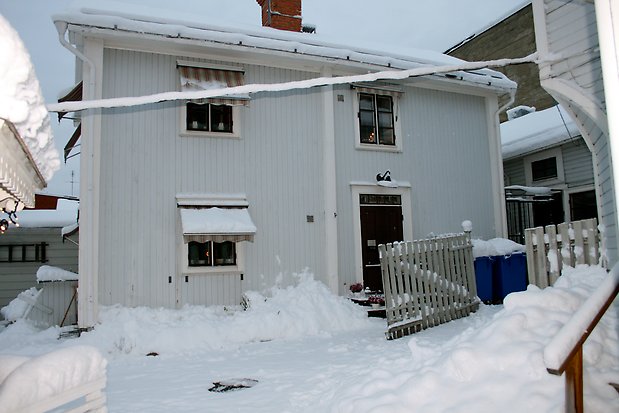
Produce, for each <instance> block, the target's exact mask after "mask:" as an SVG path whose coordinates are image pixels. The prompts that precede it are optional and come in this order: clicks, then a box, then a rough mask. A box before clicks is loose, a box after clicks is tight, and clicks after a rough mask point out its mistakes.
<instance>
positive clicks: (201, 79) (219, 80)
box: [178, 65, 249, 106]
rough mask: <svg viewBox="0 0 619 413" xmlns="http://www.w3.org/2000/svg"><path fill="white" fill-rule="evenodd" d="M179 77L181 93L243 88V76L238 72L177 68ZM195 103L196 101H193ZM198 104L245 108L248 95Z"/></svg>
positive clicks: (189, 67)
mask: <svg viewBox="0 0 619 413" xmlns="http://www.w3.org/2000/svg"><path fill="white" fill-rule="evenodd" d="M178 71H179V74H180V77H181V91H183V92H186V91H196V90H211V89H221V88H225V87H235V86H243V85H244V84H245V80H244V74H243V72H242V71H238V70H219V69H208V68H203V67H192V66H182V65H179V66H178ZM194 102H196V101H194ZM197 102H198V103H213V104H216V105H236V106H239V105H241V106H247V105H248V104H249V95H246V94H245V95H227V96H222V97H217V98H208V99H200V101H197Z"/></svg>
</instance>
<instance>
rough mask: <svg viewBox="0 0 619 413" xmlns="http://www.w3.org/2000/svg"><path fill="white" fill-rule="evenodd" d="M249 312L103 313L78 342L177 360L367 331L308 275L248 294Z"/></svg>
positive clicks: (351, 307)
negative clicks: (253, 345) (249, 345)
mask: <svg viewBox="0 0 619 413" xmlns="http://www.w3.org/2000/svg"><path fill="white" fill-rule="evenodd" d="M247 297H248V299H249V307H248V309H247V310H246V311H241V310H240V309H235V310H227V309H225V308H223V307H208V308H205V307H202V306H189V305H187V306H185V307H184V308H183V309H181V310H173V309H163V308H159V309H149V308H144V307H140V308H125V307H120V306H114V307H106V308H104V309H102V311H101V314H100V319H101V324H99V325H97V326H96V327H95V329H94V331H92V332H90V333H87V334H84V335H82V338H81V339H80V342H82V343H88V344H91V345H94V346H98V347H99V348H101V350H102V351H105V352H106V353H112V354H118V353H129V354H136V355H145V354H148V353H150V352H156V353H159V354H178V353H188V352H200V351H209V350H217V349H224V348H225V349H230V348H236V347H239V346H241V345H243V344H247V343H252V342H260V341H270V340H276V339H298V338H302V337H305V336H315V335H322V334H330V333H333V332H340V331H347V330H353V329H357V328H361V327H364V326H367V323H368V320H367V315H366V313H365V311H363V310H362V309H361V308H360V307H359V306H357V305H355V304H352V303H351V302H349V301H347V300H346V299H344V298H342V297H338V296H335V295H334V294H332V293H331V292H330V291H329V290H328V289H327V287H326V286H325V285H324V284H322V283H320V282H318V281H315V280H314V279H313V278H312V276H311V275H308V274H302V275H300V276H299V283H298V285H296V286H291V287H288V288H286V289H278V288H273V289H272V290H271V291H270V292H269V296H268V297H267V296H265V295H263V294H261V293H258V292H249V293H247Z"/></svg>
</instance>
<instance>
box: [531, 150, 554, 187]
mask: <svg viewBox="0 0 619 413" xmlns="http://www.w3.org/2000/svg"><path fill="white" fill-rule="evenodd" d="M531 177H532V179H533V181H534V182H535V181H544V180H547V179H554V178H557V177H558V171H557V158H556V157H554V156H552V157H550V158H545V159H540V160H538V161H533V162H531Z"/></svg>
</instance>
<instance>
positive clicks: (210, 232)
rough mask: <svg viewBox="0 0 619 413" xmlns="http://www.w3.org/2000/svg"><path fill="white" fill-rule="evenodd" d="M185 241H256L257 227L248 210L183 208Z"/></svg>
mask: <svg viewBox="0 0 619 413" xmlns="http://www.w3.org/2000/svg"><path fill="white" fill-rule="evenodd" d="M180 213H181V224H182V227H183V240H184V242H185V243H188V242H190V241H197V242H206V241H214V242H223V241H232V242H239V241H251V242H253V241H254V234H255V233H256V226H255V225H254V223H253V221H252V220H251V217H250V216H249V212H248V211H247V208H181V209H180Z"/></svg>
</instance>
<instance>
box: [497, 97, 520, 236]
mask: <svg viewBox="0 0 619 413" xmlns="http://www.w3.org/2000/svg"><path fill="white" fill-rule="evenodd" d="M515 100H516V90H512V91H511V92H510V93H509V100H508V101H507V102H506V103H505V104H504V105H503V106H501V107H499V108H498V109H497V110H496V112H495V113H494V119H497V120H498V119H499V114H500V113H501V112H503V111H504V110H506V109H507V108H508V107H510V106H511V105H512V104H513V103H514V101H515ZM493 123H494V122H493ZM494 128H495V136H496V137H497V139H496V152H495V156H496V159H498V160H499V162H498V165H497V167H498V171H497V175H498V176H497V179H498V180H499V181H498V182H496V183H495V187H496V188H498V189H499V197H498V202H499V205H496V206H495V207H496V208H498V211H499V216H498V217H497V218H495V225H496V226H497V229H499V228H500V231H495V232H497V236H499V237H502V238H507V235H508V234H507V205H506V203H505V182H504V177H503V176H504V174H503V151H502V144H501V127H500V124H498V125H497V124H495V127H494Z"/></svg>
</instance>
